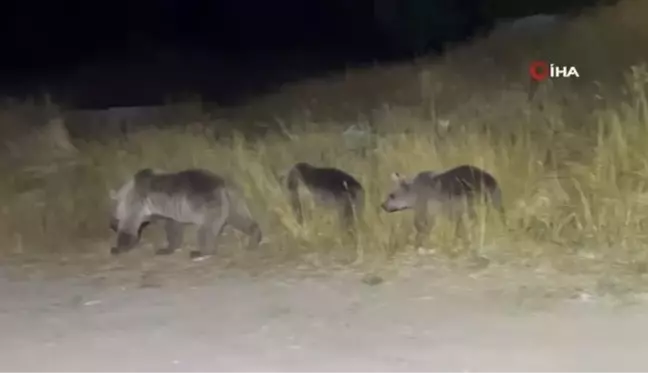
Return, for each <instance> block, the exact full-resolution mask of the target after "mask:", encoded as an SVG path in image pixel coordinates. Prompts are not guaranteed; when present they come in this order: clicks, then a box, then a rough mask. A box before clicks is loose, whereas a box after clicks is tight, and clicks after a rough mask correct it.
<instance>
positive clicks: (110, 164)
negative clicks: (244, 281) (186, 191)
mask: <svg viewBox="0 0 648 373" xmlns="http://www.w3.org/2000/svg"><path fill="white" fill-rule="evenodd" d="M647 13H648V3H646V2H645V1H642V0H634V1H632V0H630V1H626V2H624V3H622V4H621V5H620V6H618V7H617V8H614V9H606V10H603V11H601V12H598V13H593V14H590V15H586V16H583V17H582V18H579V19H577V20H574V21H572V23H571V24H570V25H568V26H567V30H564V31H561V32H560V35H559V36H558V35H549V36H546V37H545V38H544V39H540V40H533V39H530V38H525V37H518V36H515V35H500V36H497V37H495V36H493V37H491V38H488V39H485V40H476V41H475V43H474V44H473V45H471V46H468V47H464V48H461V49H460V50H457V51H456V52H453V53H451V54H450V55H448V56H445V57H443V58H442V59H440V60H434V61H427V62H426V61H418V63H417V64H416V65H415V66H414V65H412V66H407V65H404V66H395V67H375V68H372V69H367V70H366V71H351V72H349V73H348V74H347V75H346V76H345V77H343V78H338V79H337V80H335V81H327V80H318V81H314V82H307V83H302V84H296V85H294V86H291V87H288V88H287V89H286V90H285V91H284V92H280V93H278V94H276V95H273V96H269V97H266V98H264V99H261V100H259V101H258V102H256V103H250V105H249V106H247V107H246V108H244V109H243V110H244V113H243V114H244V115H242V116H241V117H240V118H241V119H239V120H241V121H244V120H247V119H249V118H252V117H255V118H256V117H263V116H264V115H265V116H267V115H268V114H271V115H275V113H281V115H280V116H281V117H282V121H283V123H284V124H285V128H284V132H283V133H277V134H271V135H269V136H268V137H266V138H264V139H260V140H245V139H243V138H242V137H237V136H235V137H233V138H232V139H227V140H223V139H221V140H219V141H216V140H212V139H210V138H209V137H206V136H204V135H202V134H196V132H194V131H185V130H177V129H176V130H155V129H152V130H145V131H142V132H140V133H138V134H136V135H134V136H133V137H132V138H130V139H129V141H128V142H123V141H113V142H110V143H108V144H105V143H104V144H98V143H82V144H78V148H79V151H80V159H82V163H81V164H80V165H77V166H75V167H68V168H61V169H58V170H56V171H55V172H50V173H48V174H47V176H40V177H34V176H27V175H26V173H25V172H13V171H11V172H10V171H7V177H6V178H4V179H3V183H0V199H2V201H1V205H2V206H3V208H2V215H0V222H1V224H0V238H2V246H1V247H2V250H3V251H4V252H41V251H47V252H59V251H68V250H72V251H77V252H78V251H85V252H88V251H92V250H107V249H108V243H107V240H109V239H111V238H112V237H111V233H110V231H109V230H108V229H107V221H108V211H109V201H108V199H107V196H108V190H109V188H114V187H117V186H118V184H119V183H120V182H121V181H122V180H124V179H125V178H126V177H128V176H129V175H131V174H132V173H133V172H134V171H135V170H137V169H139V168H141V167H159V168H165V169H169V170H178V169H182V168H187V167H190V166H194V167H205V168H209V169H212V170H214V171H217V172H220V173H223V174H224V175H228V176H229V177H231V178H233V179H235V180H236V181H237V182H238V183H239V184H240V185H241V187H242V188H243V189H244V191H245V193H246V195H247V196H248V197H249V198H250V200H251V201H253V202H252V203H251V205H252V207H253V212H254V214H255V215H256V216H257V217H258V219H259V220H260V222H261V223H262V225H263V228H264V231H265V233H266V236H267V238H268V239H269V243H268V248H267V250H273V251H274V252H276V253H277V254H278V255H279V254H281V255H289V256H292V255H297V254H300V253H309V252H326V253H331V254H333V253H336V254H342V255H343V256H344V257H345V258H346V259H348V260H354V259H355V258H356V255H357V254H359V253H362V254H364V255H365V256H369V255H379V256H385V255H387V256H389V255H391V254H393V253H397V252H402V251H403V250H407V248H408V247H409V245H410V244H411V242H412V241H411V240H412V233H413V228H412V226H411V219H412V216H411V214H408V213H400V214H393V215H385V214H384V213H379V212H378V211H377V209H375V208H373V206H377V205H378V204H379V203H380V202H381V200H382V199H383V197H384V195H385V194H386V193H387V192H388V189H389V188H390V187H391V184H390V181H389V174H390V173H391V172H393V171H400V172H403V173H409V174H413V173H415V172H418V171H421V170H425V169H443V168H448V167H451V166H455V165H458V164H462V163H471V164H474V165H477V166H479V167H483V168H485V169H487V170H489V171H490V172H492V173H493V174H494V175H495V176H496V177H497V178H498V179H499V180H500V182H501V185H502V188H503V191H504V196H505V205H506V208H507V210H508V211H509V215H508V219H509V221H508V228H505V227H502V226H500V225H499V224H497V223H496V222H486V221H485V219H482V220H481V221H480V222H479V223H478V224H476V226H475V227H474V229H473V230H472V231H471V237H470V242H469V244H468V245H467V246H459V245H457V242H456V240H453V239H452V237H453V235H452V231H451V230H450V229H449V228H448V227H446V226H445V225H443V224H442V225H441V226H440V227H439V228H440V229H438V230H437V231H436V232H435V233H436V234H434V235H432V236H430V242H429V244H428V245H427V247H433V248H435V250H436V252H437V253H439V254H442V255H443V254H448V255H449V256H450V257H453V258H457V257H462V256H468V257H474V256H475V255H478V256H481V257H486V258H488V259H489V260H490V261H492V262H503V263H504V262H524V263H533V262H535V261H539V260H550V261H552V262H555V263H562V264H564V266H563V267H564V268H565V269H574V268H575V269H578V270H588V269H596V268H602V267H603V268H614V269H621V270H623V271H626V270H629V271H633V272H639V273H642V272H644V271H646V270H648V258H647V254H646V253H648V251H647V250H646V248H647V244H648V237H646V232H647V231H646V228H645V225H646V223H647V222H648V220H647V219H648V190H647V189H646V186H645V184H646V181H648V147H647V146H646V140H645V139H646V138H648V118H647V117H646V115H648V114H647V113H648V111H647V110H648V101H647V99H646V96H645V87H646V83H648V74H647V73H646V71H645V70H643V69H641V68H639V67H635V68H632V66H639V65H638V63H639V62H641V61H642V60H644V59H645V56H646V55H647V54H648V49H645V48H646V47H644V46H646V45H648V26H646V25H645V20H644V19H643V17H642V16H641V15H645V14H647ZM641 48H644V50H642V49H641ZM534 58H544V59H548V60H551V61H552V62H556V63H562V64H569V65H575V66H577V67H578V68H579V71H580V72H581V75H582V78H581V79H579V80H578V81H570V82H556V84H554V85H553V86H548V85H547V86H545V87H542V89H541V90H540V92H539V93H538V97H536V99H535V101H534V102H533V103H531V104H530V103H528V102H527V101H526V91H525V88H524V84H525V83H526V79H525V78H526V66H527V64H528V62H529V60H531V59H534ZM421 67H422V68H421ZM421 72H423V73H421ZM620 85H622V86H623V87H625V91H624V90H619V89H614V88H615V87H618V86H620ZM313 98H316V99H317V100H316V101H315V100H313ZM368 101H371V102H369V103H367V102H368ZM431 103H433V105H432V104H431ZM300 107H301V108H307V109H308V110H309V112H310V114H309V116H308V117H305V116H302V115H300V114H299V113H297V114H290V115H288V114H285V115H284V113H288V112H290V111H291V110H292V109H295V108H297V109H299V108H300ZM376 107H380V109H379V110H374V111H373V115H372V118H373V122H372V123H373V125H374V126H375V129H376V132H377V136H376V137H375V142H374V143H373V146H374V149H373V151H370V152H369V155H368V156H360V155H358V154H357V153H354V152H351V151H349V150H348V149H346V148H345V146H344V142H343V141H342V137H341V134H340V132H339V131H338V130H337V129H331V130H312V128H313V125H314V124H313V122H322V121H328V120H336V121H338V122H344V123H340V124H341V126H340V127H343V126H346V125H348V118H347V119H344V118H342V115H338V114H339V113H343V112H348V113H350V116H351V118H353V116H354V115H357V112H358V111H366V110H367V108H376ZM298 111H299V110H298ZM246 116H247V117H246ZM234 120H235V119H234ZM445 121H448V122H446V123H449V126H448V128H443V127H442V126H440V125H439V124H440V123H444V122H445ZM3 125H7V123H3ZM233 125H234V126H235V125H236V123H234V124H233ZM332 128H333V127H332ZM286 132H288V133H289V134H290V135H291V136H286ZM290 137H292V140H291V138H290ZM298 160H306V161H311V162H314V163H319V164H326V165H331V166H338V167H341V168H343V169H345V170H347V171H349V172H351V173H353V174H355V175H357V176H358V177H359V178H360V180H361V181H362V182H363V183H364V184H365V186H366V188H367V190H368V193H367V205H368V206H369V208H368V209H367V212H366V216H365V221H366V222H367V224H366V226H365V227H363V229H362V232H361V237H360V239H361V241H360V242H361V244H360V245H359V248H358V249H357V250H356V249H353V248H350V247H349V246H348V245H345V244H344V243H342V242H341V241H340V240H339V239H338V238H337V235H336V233H335V227H336V226H335V224H334V220H333V218H334V216H328V215H322V216H313V220H311V222H310V223H309V224H307V226H306V227H305V228H303V229H300V228H298V226H297V225H296V223H295V221H294V218H293V217H292V215H291V214H290V212H289V207H288V205H287V200H286V198H285V195H284V194H283V191H282V189H281V185H280V184H279V182H278V181H277V178H276V175H277V174H278V173H281V172H283V171H285V170H286V169H287V168H288V167H289V166H290V165H291V164H292V163H294V162H296V161H298ZM187 237H189V238H190V237H191V236H190V235H187ZM97 242H101V244H100V245H97V244H96V243H97Z"/></svg>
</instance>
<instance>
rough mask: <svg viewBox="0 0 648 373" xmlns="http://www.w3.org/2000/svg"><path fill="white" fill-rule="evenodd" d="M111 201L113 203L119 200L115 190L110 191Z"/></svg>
mask: <svg viewBox="0 0 648 373" xmlns="http://www.w3.org/2000/svg"><path fill="white" fill-rule="evenodd" d="M110 199H112V200H113V201H116V200H117V192H116V191H115V190H114V189H111V190H110Z"/></svg>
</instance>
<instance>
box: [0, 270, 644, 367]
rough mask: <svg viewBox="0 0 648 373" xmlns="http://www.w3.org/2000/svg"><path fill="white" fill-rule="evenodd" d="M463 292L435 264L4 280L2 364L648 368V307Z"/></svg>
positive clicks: (0, 304)
mask: <svg viewBox="0 0 648 373" xmlns="http://www.w3.org/2000/svg"><path fill="white" fill-rule="evenodd" d="M479 283H480V281H479V280H476V281H474V284H479ZM462 289H463V288H459V287H453V286H451V282H448V281H446V282H443V281H441V280H439V278H438V276H436V277H435V276H433V275H432V274H431V273H430V272H429V271H427V270H423V269H421V270H419V271H415V272H412V273H411V274H410V275H408V276H394V278H391V279H388V280H387V281H385V282H383V283H381V284H378V285H373V286H371V285H368V284H366V283H364V282H363V281H361V280H360V279H359V277H358V276H357V275H354V274H351V273H347V274H344V273H338V274H331V275H330V276H321V277H311V278H300V277H298V276H292V275H289V274H286V275H284V276H278V277H277V276H274V277H273V276H260V277H256V278H254V277H251V276H247V275H245V274H242V273H237V272H234V271H232V273H226V272H224V273H223V274H222V275H221V276H219V278H218V279H217V280H216V281H214V282H213V283H210V284H204V285H200V286H185V287H182V286H175V287H165V286H162V287H142V286H116V285H114V286H107V285H97V283H95V282H93V281H90V280H88V279H85V278H79V279H67V280H65V279H59V280H55V281H54V280H52V281H33V280H32V281H17V280H9V279H8V278H7V276H4V277H3V278H2V279H1V280H0V335H1V337H0V338H1V340H0V369H2V370H12V371H25V370H48V371H78V370H84V371H124V370H131V371H132V370H146V371H196V370H200V371H209V370H212V371H213V370H230V371H241V370H256V371H304V370H307V371H314V370H317V371H337V370H340V371H342V370H343V371H356V370H365V371H366V370H372V371H373V370H389V371H406V370H407V371H417V370H425V371H431V370H446V371H448V370H450V371H484V370H498V371H512V370H515V371H529V370H534V371H538V370H542V371H555V370H560V371H574V370H579V371H582V370H587V371H624V370H625V371H627V370H635V371H636V370H643V371H645V370H648V355H647V354H646V353H647V352H648V307H646V306H644V305H642V304H636V305H634V306H624V307H618V306H613V305H611V304H609V303H607V302H603V301H599V300H597V299H592V300H589V301H585V300H584V299H571V300H569V299H564V300H557V301H552V302H548V303H546V304H545V303H542V302H535V303H533V302H531V303H530V302H523V301H521V300H520V299H521V298H520V297H519V294H518V296H513V295H511V294H506V293H504V292H497V291H495V290H493V289H486V287H482V288H480V287H479V286H476V287H475V286H473V288H471V289H470V290H465V289H463V290H462Z"/></svg>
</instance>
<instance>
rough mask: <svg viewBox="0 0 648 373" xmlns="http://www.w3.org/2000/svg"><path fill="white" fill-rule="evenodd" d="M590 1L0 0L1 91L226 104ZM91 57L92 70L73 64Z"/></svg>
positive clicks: (92, 103) (84, 104)
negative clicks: (174, 97)
mask: <svg viewBox="0 0 648 373" xmlns="http://www.w3.org/2000/svg"><path fill="white" fill-rule="evenodd" d="M608 2H609V1H608ZM594 3H601V2H600V1H596V0H570V1H567V0H544V1H524V2H522V1H515V0H402V1H396V0H355V1H346V0H328V1H286V0H281V1H252V0H247V1H243V0H241V1H221V0H219V1H215V0H214V1H209V0H203V1H179V0H160V1H147V0H141V1H123V0H113V1H104V0H97V1H92V2H87V1H62V2H47V1H36V0H24V1H19V2H18V1H15V2H11V3H7V4H5V5H3V8H2V11H1V12H0V14H1V15H0V17H2V19H1V26H0V27H2V33H1V35H2V40H1V42H2V76H1V78H2V80H1V83H2V93H3V94H5V95H9V96H19V97H21V96H26V95H34V94H35V95H39V94H43V93H44V92H48V93H50V94H52V95H53V97H54V98H55V100H57V101H58V102H59V103H65V104H66V105H72V106H74V107H79V108H101V107H106V106H127V105H153V104H160V103H162V100H163V96H164V95H168V94H174V93H186V92H191V93H194V94H196V93H197V94H200V95H201V96H202V97H203V99H205V100H209V101H216V102H219V104H221V105H228V104H232V103H240V102H241V101H242V100H245V99H246V98H247V97H250V96H254V95H255V94H258V93H260V92H264V91H267V90H272V89H273V87H275V86H276V85H277V84H281V83H282V82H285V81H289V80H295V79H300V78H303V77H308V76H317V75H318V74H322V73H324V72H330V71H333V70H340V69H345V68H347V67H351V66H358V65H362V64H374V63H380V62H385V61H394V60H403V59H408V58H410V57H412V56H415V55H423V54H428V53H439V52H440V51H442V50H443V49H444V48H446V47H447V46H448V45H456V44H457V43H461V42H464V41H467V40H470V39H471V38H472V37H474V36H475V35H479V34H480V33H482V34H483V33H485V32H487V31H488V30H489V29H490V28H491V27H492V26H493V24H494V23H495V22H496V21H497V20H499V19H507V18H517V17H524V16H528V15H532V14H536V13H547V14H553V13H566V12H572V13H573V12H578V10H580V9H581V8H583V7H586V6H590V5H592V4H594ZM171 61H173V62H171ZM89 66H91V67H92V69H93V73H92V74H90V75H83V76H82V77H79V75H78V74H77V75H75V74H76V73H77V72H78V70H79V69H81V68H85V69H87V68H88V67H89ZM124 66H130V68H129V69H125V68H124ZM126 70H128V72H125V71H126ZM114 72H117V74H119V75H121V78H120V79H115V78H114V75H111V74H113V73H114ZM88 76H90V77H88ZM126 76H127V77H128V78H126ZM120 80H121V81H120ZM90 81H92V83H90ZM126 81H128V83H126ZM90 87H92V88H90ZM90 90H91V92H90Z"/></svg>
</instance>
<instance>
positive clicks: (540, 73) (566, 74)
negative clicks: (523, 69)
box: [529, 61, 580, 82]
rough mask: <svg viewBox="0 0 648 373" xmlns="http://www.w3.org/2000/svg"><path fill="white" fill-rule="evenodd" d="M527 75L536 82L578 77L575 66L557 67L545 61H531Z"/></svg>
mask: <svg viewBox="0 0 648 373" xmlns="http://www.w3.org/2000/svg"><path fill="white" fill-rule="evenodd" d="M529 75H531V79H533V80H535V81H536V82H541V81H543V80H546V79H549V78H571V77H572V76H575V77H577V78H579V77H580V75H579V74H578V70H577V69H576V67H575V66H558V65H554V64H553V63H549V62H547V61H533V62H531V65H529Z"/></svg>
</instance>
